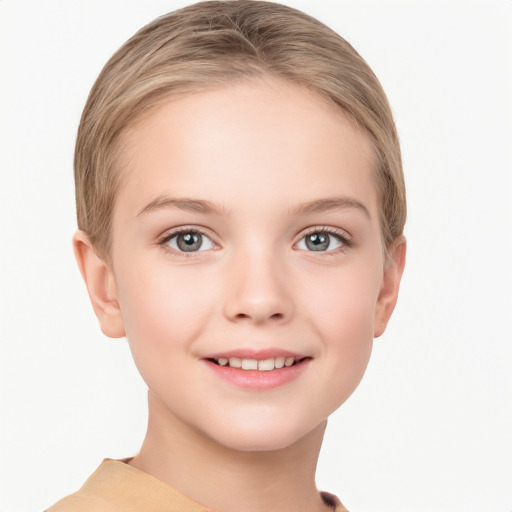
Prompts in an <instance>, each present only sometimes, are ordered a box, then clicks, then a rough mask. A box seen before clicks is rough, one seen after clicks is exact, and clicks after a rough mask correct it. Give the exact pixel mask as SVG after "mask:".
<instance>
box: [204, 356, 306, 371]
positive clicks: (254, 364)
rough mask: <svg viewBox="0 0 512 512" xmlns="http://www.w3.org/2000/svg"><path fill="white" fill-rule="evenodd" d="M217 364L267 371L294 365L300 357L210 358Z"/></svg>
mask: <svg viewBox="0 0 512 512" xmlns="http://www.w3.org/2000/svg"><path fill="white" fill-rule="evenodd" d="M210 361H212V362H213V363H215V364H218V365H219V366H229V367H230V368H238V369H242V370H259V371H261V372H269V371H272V370H279V369H281V368H285V367H286V368H288V367H290V366H293V365H295V364H296V363H297V362H299V361H300V359H298V360H296V359H295V357H275V358H274V357H271V358H268V359H260V360H258V359H242V358H240V357H230V358H227V357H219V358H217V359H215V358H212V359H210Z"/></svg>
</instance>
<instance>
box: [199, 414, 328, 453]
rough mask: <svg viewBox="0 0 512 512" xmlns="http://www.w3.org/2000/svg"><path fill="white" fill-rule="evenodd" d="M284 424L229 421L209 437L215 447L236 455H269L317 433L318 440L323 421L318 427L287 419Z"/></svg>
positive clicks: (276, 422) (321, 433)
mask: <svg viewBox="0 0 512 512" xmlns="http://www.w3.org/2000/svg"><path fill="white" fill-rule="evenodd" d="M283 420H284V421H282V422H278V421H261V418H260V421H254V422H252V421H251V420H249V419H247V418H246V419H245V421H243V422H229V424H225V423H223V424H222V425H219V428H217V429H215V431H214V432H210V433H209V437H210V438H211V439H213V440H214V441H215V442H216V443H218V444H219V445H222V446H224V447H226V448H229V449H231V450H236V451H240V452H270V451H278V450H284V449H286V448H289V447H291V446H293V445H294V444H297V443H299V442H300V441H301V440H302V439H304V438H305V437H308V436H309V435H312V434H313V432H317V431H318V432H319V435H320V438H321V436H322V435H323V431H324V429H325V424H326V420H323V421H321V423H319V424H316V425H315V424H310V425H306V424H305V423H304V422H300V421H297V420H293V419H291V418H288V420H286V419H283Z"/></svg>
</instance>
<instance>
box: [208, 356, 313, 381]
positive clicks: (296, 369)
mask: <svg viewBox="0 0 512 512" xmlns="http://www.w3.org/2000/svg"><path fill="white" fill-rule="evenodd" d="M220 357H224V358H227V359H229V358H231V357H237V358H240V359H257V360H263V359H270V358H277V357H294V358H295V360H296V361H298V362H296V363H295V364H294V365H293V366H288V367H286V366H285V367H283V368H279V369H277V368H276V369H274V370H271V371H260V370H243V369H241V368H232V367H231V366H220V365H218V364H216V363H215V362H213V359H219V358H220ZM202 361H203V362H204V363H205V365H206V366H207V367H208V368H209V369H210V371H211V372H213V373H214V374H215V375H216V376H217V377H219V378H221V379H223V380H224V381H227V382H229V383H230V384H232V385H234V386H236V387H239V388H242V389H247V390H253V391H265V390H270V389H275V388H278V387H280V386H283V385H285V384H287V383H289V382H291V381H293V380H295V379H297V378H298V377H299V376H300V375H301V374H302V373H304V371H305V370H306V369H307V368H308V366H309V363H310V362H311V361H312V358H311V357H308V356H303V355H301V354H297V353H295V352H290V351H286V350H276V349H262V350H244V349H237V350H231V351H229V352H222V353H220V352H219V353H217V354H212V355H209V356H207V357H205V358H203V359H202Z"/></svg>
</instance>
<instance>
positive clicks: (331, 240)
mask: <svg viewBox="0 0 512 512" xmlns="http://www.w3.org/2000/svg"><path fill="white" fill-rule="evenodd" d="M342 245H343V241H342V240H341V238H340V237H338V236H336V235H333V234H331V233H326V232H325V231H320V232H317V233H310V234H309V235H306V236H305V237H304V238H302V239H301V240H300V241H299V243H298V244H297V248H298V249H302V250H306V251H317V252H320V251H332V250H333V249H337V248H338V247H341V246H342Z"/></svg>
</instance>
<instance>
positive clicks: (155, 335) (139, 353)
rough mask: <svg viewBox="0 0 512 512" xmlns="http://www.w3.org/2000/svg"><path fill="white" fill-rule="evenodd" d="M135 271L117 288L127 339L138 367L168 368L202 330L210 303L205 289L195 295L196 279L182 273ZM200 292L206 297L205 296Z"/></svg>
mask: <svg viewBox="0 0 512 512" xmlns="http://www.w3.org/2000/svg"><path fill="white" fill-rule="evenodd" d="M138 268H139V269H140V268H149V269H151V270H149V271H144V272H138V273H133V275H131V276H129V277H127V278H125V279H123V280H122V283H123V286H122V287H121V288H120V289H119V290H118V292H119V302H120V306H121V310H122V313H123V319H124V323H125V330H126V337H127V338H128V341H129V344H130V348H131V350H132V353H133V357H134V359H135V363H136V364H137V366H138V367H139V370H140V372H141V373H142V374H143V376H145V373H147V371H145V369H147V368H146V367H149V365H151V368H152V370H151V371H154V368H155V367H158V366H162V368H168V366H169V364H170V362H171V363H172V362H174V361H176V360H177V359H178V358H179V357H181V356H182V355H183V354H184V353H186V351H187V349H188V348H189V347H190V345H191V344H192V342H193V340H195V339H197V337H198V336H199V335H200V333H201V332H202V331H203V330H204V326H205V323H206V322H207V319H208V316H209V310H208V307H207V304H211V303H212V301H211V299H209V293H210V292H209V291H208V289H207V288H206V289H205V290H201V293H198V289H199V287H200V286H201V280H202V279H201V277H200V276H197V275H196V276H195V277H193V276H191V275H190V273H189V272H187V271H185V270H184V269H183V270H181V271H180V270H179V269H178V271H176V270H175V269H174V271H172V270H171V269H170V268H165V267H164V268H159V269H158V268H157V267H155V266H153V267H152V266H151V265H146V266H145V267H141V266H139V267H138ZM203 291H204V293H203Z"/></svg>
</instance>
